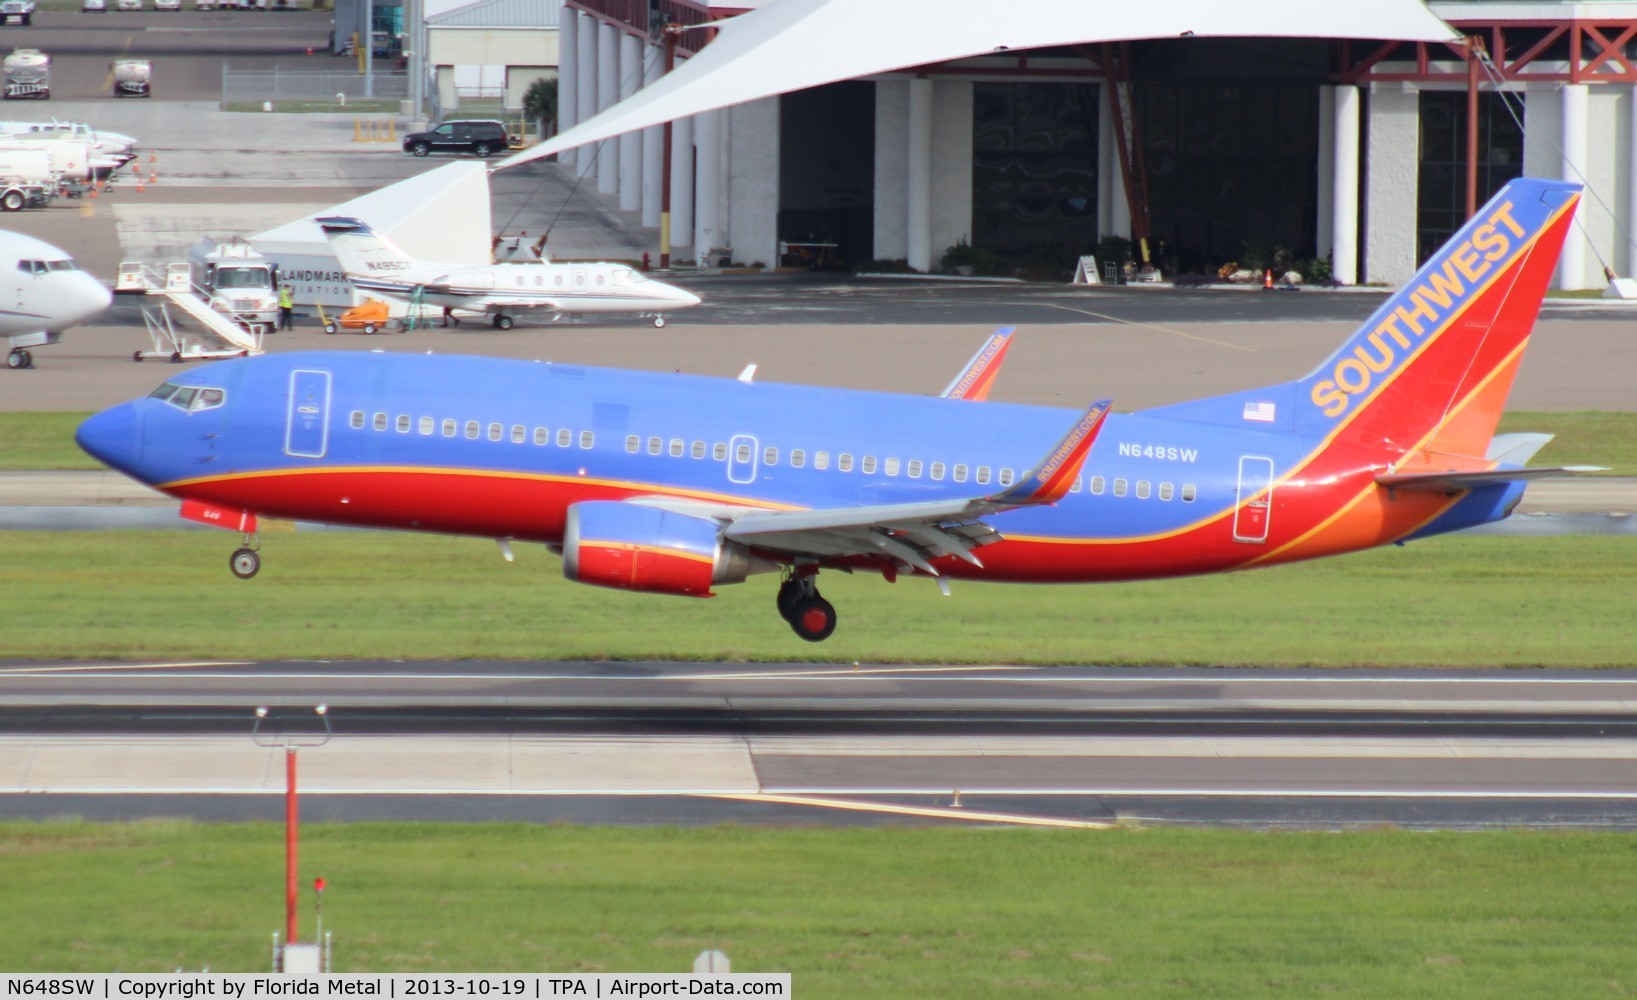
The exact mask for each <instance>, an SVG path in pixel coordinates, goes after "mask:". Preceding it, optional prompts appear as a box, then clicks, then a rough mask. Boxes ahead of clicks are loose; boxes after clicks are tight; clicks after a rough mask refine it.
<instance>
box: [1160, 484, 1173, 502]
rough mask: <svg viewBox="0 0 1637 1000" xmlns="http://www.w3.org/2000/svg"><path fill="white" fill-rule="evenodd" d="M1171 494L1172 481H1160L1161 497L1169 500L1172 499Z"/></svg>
mask: <svg viewBox="0 0 1637 1000" xmlns="http://www.w3.org/2000/svg"><path fill="white" fill-rule="evenodd" d="M1171 494H1172V489H1171V484H1170V483H1160V499H1161V500H1169V499H1171Z"/></svg>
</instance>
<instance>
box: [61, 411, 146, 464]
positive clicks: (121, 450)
mask: <svg viewBox="0 0 1637 1000" xmlns="http://www.w3.org/2000/svg"><path fill="white" fill-rule="evenodd" d="M74 443H76V444H78V445H79V446H80V448H81V449H83V450H84V451H85V453H86V454H88V455H90V456H91V457H92V458H95V459H96V460H97V461H99V462H101V463H103V464H104V465H108V466H112V467H113V468H115V469H118V470H119V471H121V472H127V473H128V472H131V470H132V468H133V467H134V466H135V465H136V462H137V460H138V458H140V457H141V451H142V420H141V415H140V414H138V413H137V409H136V404H135V403H121V404H119V405H118V406H116V407H114V408H112V409H109V410H103V411H102V412H101V413H97V414H94V415H92V416H90V417H88V418H86V420H85V422H84V423H82V424H80V426H79V429H78V430H76V431H75V432H74Z"/></svg>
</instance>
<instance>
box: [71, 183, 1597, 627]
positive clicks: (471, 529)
mask: <svg viewBox="0 0 1637 1000" xmlns="http://www.w3.org/2000/svg"><path fill="white" fill-rule="evenodd" d="M1578 199H1579V187H1578V186H1577V185H1571V184H1564V183H1559V182H1554V181H1540V180H1518V181H1513V182H1512V183H1510V184H1508V185H1507V186H1506V187H1505V188H1504V189H1503V190H1502V191H1501V192H1500V194H1498V195H1497V196H1496V197H1495V199H1494V200H1492V201H1491V202H1490V203H1489V204H1488V205H1486V206H1484V208H1483V209H1482V211H1480V212H1479V213H1478V215H1477V216H1476V217H1475V218H1473V219H1472V220H1471V221H1470V222H1469V223H1468V224H1467V225H1466V227H1465V228H1463V229H1462V230H1461V231H1460V232H1459V233H1457V234H1456V235H1455V237H1454V238H1453V239H1452V240H1451V241H1450V243H1449V244H1448V245H1447V246H1446V247H1444V248H1443V249H1442V250H1441V251H1439V252H1438V254H1437V255H1435V256H1434V257H1433V258H1432V259H1431V260H1430V261H1429V262H1428V263H1427V265H1426V266H1425V267H1423V268H1422V269H1421V271H1420V272H1419V273H1418V274H1417V275H1416V276H1415V278H1414V280H1412V281H1411V282H1410V283H1409V284H1408V285H1407V286H1405V287H1404V288H1403V289H1402V290H1401V291H1399V292H1398V293H1397V294H1396V295H1394V296H1392V297H1391V298H1390V299H1389V300H1388V301H1387V302H1386V303H1385V304H1384V305H1382V306H1381V308H1380V309H1378V310H1377V311H1376V312H1375V314H1374V315H1373V316H1371V317H1370V319H1369V320H1368V321H1366V322H1365V324H1364V326H1363V327H1361V328H1360V329H1359V330H1358V331H1357V332H1356V333H1355V334H1353V335H1352V337H1351V338H1349V339H1348V340H1347V342H1346V343H1344V344H1343V345H1342V346H1341V347H1340V348H1339V349H1338V350H1337V351H1336V352H1335V353H1334V354H1333V355H1331V356H1330V357H1329V358H1328V359H1327V360H1325V361H1324V362H1323V363H1322V364H1320V365H1319V367H1318V368H1317V369H1315V370H1314V371H1313V372H1312V373H1310V374H1308V375H1307V376H1305V377H1303V378H1300V379H1298V380H1296V381H1293V382H1287V383H1283V384H1280V385H1271V386H1267V387H1264V388H1259V389H1251V390H1248V391H1245V392H1238V393H1232V394H1230V395H1225V396H1218V397H1215V398H1210V399H1203V400H1198V401H1194V402H1187V403H1180V404H1175V405H1169V406H1161V407H1157V408H1154V409H1150V410H1143V411H1140V412H1136V413H1125V414H1115V413H1111V412H1110V409H1109V403H1108V402H1107V401H1102V402H1098V403H1095V404H1093V405H1092V406H1090V407H1089V408H1088V409H1086V410H1085V411H1083V412H1078V413H1077V412H1074V411H1072V410H1061V409H1053V408H1046V407H1038V406H1019V405H1012V404H1005V403H998V402H989V401H984V402H974V401H973V397H972V396H970V395H969V394H967V393H966V392H965V391H961V392H951V391H949V390H946V392H945V395H944V396H943V397H941V398H927V397H915V396H906V395H898V394H889V393H878V392H857V391H847V390H840V389H822V388H811V387H807V386H796V385H775V384H763V383H757V382H755V381H754V380H752V379H750V378H749V377H748V373H747V376H744V377H741V379H738V380H733V379H717V378H703V377H698V376H690V375H673V374H660V373H650V372H635V371H618V370H612V369H599V368H585V367H579V366H573V365H559V364H540V363H527V362H518V361H507V360H497V359H489V358H475V357H428V356H426V355H410V354H373V353H355V352H350V351H349V352H315V353H303V354H279V355H268V356H263V357H257V358H248V359H244V360H233V361H224V362H221V363H218V364H214V365H210V366H208V367H206V368H203V369H199V370H196V371H191V372H188V373H187V374H183V375H178V376H177V377H176V378H174V379H172V380H171V381H168V382H166V383H164V384H163V385H161V386H159V388H157V389H156V390H154V392H153V393H152V395H150V396H149V397H148V398H146V399H139V400H135V401H133V402H129V403H125V404H122V405H120V406H116V407H114V408H113V409H110V410H107V411H105V412H103V413H100V414H98V415H96V416H94V417H91V418H90V419H89V420H87V421H86V422H85V423H84V424H82V425H81V426H80V428H79V433H78V440H79V443H80V446H81V447H83V448H84V449H85V450H86V451H88V452H89V453H91V454H92V455H94V456H96V457H97V458H98V459H100V460H102V461H103V462H106V463H107V464H109V465H111V466H113V467H115V468H117V469H119V470H121V471H124V472H127V473H129V474H130V475H132V476H134V477H136V478H137V479H140V480H142V481H143V482H146V483H150V484H153V485H154V486H156V487H158V488H159V489H161V490H163V491H165V492H166V493H169V494H171V495H172V496H176V497H179V498H181V499H182V500H183V501H184V502H183V508H182V513H183V515H184V516H185V517H189V518H193V519H195V520H200V521H203V522H205V523H209V524H216V525H219V526H221V527H226V528H230V529H232V530H235V531H240V532H243V533H244V536H245V542H244V547H243V548H241V549H239V550H238V551H237V552H235V553H234V554H233V556H232V559H231V563H230V565H231V567H232V570H233V572H234V573H236V574H237V575H239V576H241V577H249V576H253V575H255V573H256V571H257V570H258V568H259V566H260V558H259V556H258V555H257V552H256V548H257V542H256V540H257V517H258V515H267V516H272V517H279V518H295V519H304V520H311V521H325V522H332V523H339V524H355V525H369V526H374V527H383V528H399V529H406V530H417V531H434V532H448V533H454V534H466V535H477V536H484V537H490V538H494V539H497V540H498V541H499V542H500V543H501V547H502V551H503V552H506V553H508V554H509V551H510V550H509V548H508V547H507V546H508V545H509V542H510V540H512V539H522V540H528V541H537V542H543V543H545V544H546V545H548V546H550V547H551V548H552V549H553V550H554V551H558V552H560V553H561V554H562V556H563V572H564V574H565V575H566V576H567V577H568V578H569V579H571V580H577V581H580V582H582V583H590V584H597V585H601V586H606V587H616V588H621V589H626V590H638V591H648V592H652V593H661V594H679V595H687V596H692V597H709V596H711V594H712V592H713V588H715V587H717V586H721V585H723V584H729V583H738V582H740V581H742V580H744V579H746V578H747V577H748V576H749V575H751V574H753V573H758V572H778V573H779V574H780V575H781V578H782V583H781V585H780V586H779V588H778V594H777V607H778V610H779V612H780V613H781V614H782V615H783V616H784V618H785V619H786V621H788V622H789V623H790V625H791V627H792V628H793V629H794V630H795V632H796V634H797V635H799V636H800V637H801V638H803V639H808V640H813V641H817V640H820V639H823V638H825V637H827V636H829V635H830V633H831V632H832V630H833V629H834V628H835V625H836V612H835V609H834V608H833V607H832V606H831V605H830V604H829V602H827V601H825V600H824V598H823V597H822V596H820V594H819V591H818V588H817V586H816V584H817V579H818V574H819V573H820V571H821V570H825V569H844V570H853V571H872V572H879V573H881V575H882V576H884V577H885V578H886V579H888V580H889V581H890V580H894V579H896V578H897V577H898V576H899V575H903V574H912V575H921V576H927V577H934V578H937V579H938V580H939V582H940V585H941V586H946V584H945V583H944V581H945V580H946V579H947V578H949V577H965V578H973V579H985V580H1003V581H1015V582H1055V583H1066V582H1079V581H1096V580H1135V579H1142V578H1148V577H1167V576H1181V575H1186V574H1198V573H1215V572H1220V571H1225V570H1237V569H1246V568H1250V567H1255V566H1271V565H1276V564H1279V563H1286V562H1292V561H1295V560H1301V559H1312V558H1316V557H1319V556H1328V555H1335V554H1337V553H1342V552H1352V551H1356V550H1359V549H1366V548H1370V547H1372V546H1378V545H1383V544H1386V543H1388V542H1397V541H1404V540H1407V539H1417V538H1425V537H1427V536H1429V535H1436V534H1439V533H1442V532H1447V531H1455V530H1458V529H1461V528H1467V527H1471V526H1474V525H1478V524H1484V523H1487V522H1491V521H1497V520H1500V519H1502V518H1504V517H1506V516H1507V515H1508V514H1509V513H1510V512H1511V511H1512V509H1513V507H1514V506H1515V505H1516V504H1517V503H1518V501H1519V499H1521V497H1522V494H1523V490H1524V486H1525V483H1526V481H1527V480H1529V479H1532V478H1536V477H1539V476H1543V475H1548V474H1553V473H1563V472H1570V471H1580V470H1564V469H1557V470H1551V469H1526V468H1522V467H1521V464H1522V463H1523V462H1524V461H1526V460H1527V459H1528V458H1529V457H1530V456H1532V455H1533V454H1534V452H1535V451H1536V450H1538V448H1539V447H1540V446H1541V445H1542V444H1544V443H1545V441H1546V440H1547V438H1546V436H1545V435H1503V436H1501V437H1495V436H1494V431H1495V427H1496V423H1497V421H1498V420H1499V419H1500V415H1501V410H1502V408H1503V406H1504V404H1505V401H1506V397H1507V393H1508V391H1509V389H1510V388H1511V385H1512V380H1513V377H1514V375H1515V374H1516V372H1517V369H1518V364H1519V361H1520V359H1521V358H1522V355H1523V350H1524V347H1525V345H1526V343H1527V342H1528V339H1529V336H1530V333H1531V331H1532V330H1533V327H1534V322H1535V317H1536V314H1537V313H1538V311H1539V308H1540V303H1541V299H1542V298H1543V296H1544V295H1545V293H1546V287H1547V283H1548V281H1549V280H1550V278H1551V275H1552V271H1553V269H1554V267H1555V265H1556V263H1557V258H1558V253H1559V250H1560V249H1561V247H1562V244H1563V239H1564V236H1565V234H1566V232H1567V231H1568V229H1569V226H1570V222H1571V218H1572V216H1573V213H1574V209H1575V206H1576V204H1577V202H1578ZM1003 332H1005V331H1003ZM1006 342H1009V340H1008V341H1006ZM994 353H995V352H994V351H993V350H991V351H989V358H988V360H985V358H984V355H985V352H982V351H980V352H979V357H978V358H975V359H974V361H973V362H972V363H971V364H969V365H968V367H967V370H966V371H964V372H963V373H962V375H963V377H965V376H968V375H972V379H973V380H976V381H979V382H981V381H982V380H983V378H984V372H985V371H987V370H988V368H989V367H990V364H991V362H992V361H993V355H994ZM974 369H978V371H977V373H976V374H975V375H973V370H974ZM960 381H962V379H957V382H960Z"/></svg>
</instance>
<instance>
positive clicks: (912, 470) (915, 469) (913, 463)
mask: <svg viewBox="0 0 1637 1000" xmlns="http://www.w3.org/2000/svg"><path fill="white" fill-rule="evenodd" d="M909 477H910V478H911V479H920V478H921V460H920V459H918V458H912V459H910V460H909Z"/></svg>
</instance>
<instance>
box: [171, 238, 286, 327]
mask: <svg viewBox="0 0 1637 1000" xmlns="http://www.w3.org/2000/svg"><path fill="white" fill-rule="evenodd" d="M188 265H189V267H190V268H191V270H192V272H193V284H194V287H195V288H197V289H198V290H199V291H200V294H202V295H204V296H205V298H206V299H207V300H208V301H209V302H210V307H211V308H212V309H214V310H216V311H217V312H219V313H224V314H226V315H227V316H230V317H232V318H233V319H234V320H237V321H238V323H239V324H240V325H241V326H243V327H245V328H246V329H247V330H249V331H251V332H252V333H270V332H272V330H273V328H274V327H275V326H276V325H277V323H278V315H279V293H278V265H277V264H274V263H273V262H272V261H270V260H268V259H267V258H266V257H263V256H262V255H261V254H259V253H257V252H256V250H255V248H254V247H252V246H251V245H250V242H249V241H248V240H246V239H243V238H241V237H238V236H230V237H228V238H227V239H225V240H217V239H212V238H211V237H208V236H207V237H205V238H203V239H201V240H200V241H199V242H198V243H195V244H194V245H193V248H192V249H191V250H189V251H188Z"/></svg>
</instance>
